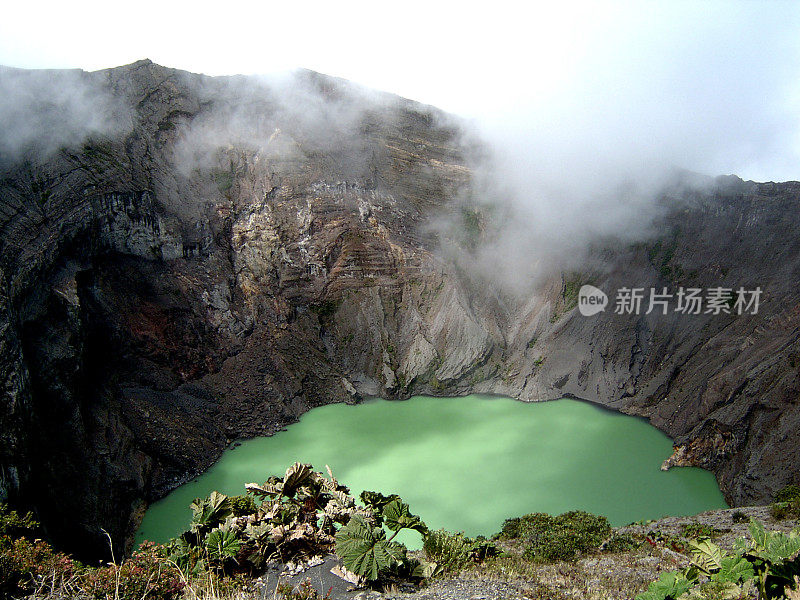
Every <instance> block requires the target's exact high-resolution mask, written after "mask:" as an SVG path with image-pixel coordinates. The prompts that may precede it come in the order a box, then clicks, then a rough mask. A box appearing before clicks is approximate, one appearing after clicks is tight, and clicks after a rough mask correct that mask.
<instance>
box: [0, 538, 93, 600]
mask: <svg viewBox="0 0 800 600" xmlns="http://www.w3.org/2000/svg"><path fill="white" fill-rule="evenodd" d="M76 567H77V565H76V563H75V562H74V561H73V560H72V559H71V558H69V557H68V556H67V555H65V554H62V553H60V552H55V551H54V550H53V549H52V548H51V547H50V544H48V543H47V542H43V541H41V540H37V541H35V542H31V541H29V540H27V539H26V538H18V539H14V540H12V539H11V538H9V537H4V538H2V540H0V597H3V594H5V595H6V596H16V595H22V594H27V593H30V592H32V591H34V590H35V589H39V590H41V591H43V592H50V591H53V590H57V589H60V587H61V586H63V584H64V583H65V582H66V581H68V580H70V579H72V578H73V576H74V575H75V573H76V570H77V569H76Z"/></svg>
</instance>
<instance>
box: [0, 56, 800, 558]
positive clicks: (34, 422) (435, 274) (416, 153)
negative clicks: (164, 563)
mask: <svg viewBox="0 0 800 600" xmlns="http://www.w3.org/2000/svg"><path fill="white" fill-rule="evenodd" d="M85 77H86V78H87V81H90V82H93V85H96V86H98V87H99V88H102V89H103V90H105V91H106V92H107V93H109V94H111V95H112V96H113V97H114V98H116V99H117V100H118V101H119V102H121V103H122V104H124V105H125V106H127V107H129V108H130V111H131V116H130V126H129V127H127V128H123V129H124V131H123V133H117V134H115V135H108V136H105V137H102V136H97V135H96V136H94V137H88V138H86V139H84V140H82V141H81V142H80V144H77V145H76V144H72V145H69V146H66V147H64V148H62V149H61V150H59V151H58V152H55V153H50V154H48V155H37V154H36V153H33V154H29V155H26V156H27V157H26V158H24V159H22V158H15V159H14V160H3V161H2V162H0V167H2V173H3V174H2V190H3V196H2V197H3V206H2V207H0V209H1V212H0V228H1V229H2V246H1V247H0V269H2V274H1V277H2V281H3V284H2V289H1V290H0V293H1V294H2V302H0V376H2V381H3V397H2V402H0V418H1V419H2V427H1V428H0V491H1V492H2V495H3V497H7V498H9V499H11V500H12V501H14V502H16V503H19V504H23V505H26V506H30V507H33V508H35V509H36V510H37V512H38V513H39V517H40V519H41V520H42V521H43V522H44V523H45V525H46V526H47V527H48V531H49V533H50V535H51V536H52V537H53V538H54V539H55V540H56V541H57V542H58V543H59V544H60V545H62V546H63V547H65V548H69V549H71V550H74V551H77V552H78V553H79V554H82V555H83V556H89V557H92V556H96V555H97V554H98V553H100V552H102V551H103V548H104V547H105V543H106V542H105V539H104V536H103V535H102V533H101V528H104V529H106V530H107V531H109V532H110V534H111V535H112V538H113V539H114V540H115V543H117V544H123V543H124V541H125V540H126V539H128V540H129V539H130V537H131V533H132V532H133V530H134V528H135V527H136V525H137V521H136V519H137V516H136V515H139V514H140V513H141V507H142V506H143V505H144V504H145V503H147V502H149V501H152V500H154V499H156V498H158V497H160V496H161V495H163V494H164V493H165V492H166V491H168V490H169V489H171V488H173V487H175V486H176V485H178V484H179V483H180V482H182V481H185V480H186V479H187V478H189V477H192V476H193V475H194V474H196V473H198V472H200V471H202V470H203V469H205V468H207V467H208V466H209V465H210V464H211V463H212V462H213V461H214V460H215V459H216V458H217V457H218V456H219V454H220V453H221V452H222V451H223V449H224V448H225V447H226V446H227V445H228V444H229V443H230V442H231V441H232V440H233V439H235V438H238V437H246V436H254V435H264V434H270V433H272V432H275V431H277V430H279V429H280V428H282V427H284V426H285V425H286V424H288V423H291V422H293V421H294V420H296V419H297V418H298V417H299V416H300V415H301V414H302V413H303V412H305V411H307V410H309V409H310V408H313V407H315V406H319V405H323V404H328V403H332V402H355V401H357V400H358V398H359V396H360V395H368V394H379V395H382V396H385V397H388V398H405V397H408V396H410V395H412V394H417V393H431V394H459V393H467V392H470V391H478V392H492V393H503V394H509V395H512V396H515V397H519V398H520V399H522V400H529V401H532V400H547V399H552V398H557V397H561V396H564V395H570V396H575V397H579V398H584V399H587V400H590V401H593V402H597V403H601V404H604V405H606V406H609V407H611V408H614V409H617V410H622V411H624V412H628V413H631V414H637V415H642V416H645V417H648V418H650V419H651V421H652V422H653V423H654V424H655V425H656V426H658V427H660V428H661V429H663V430H664V431H665V432H667V433H668V434H669V435H670V436H672V437H673V438H674V439H675V440H676V444H677V450H676V457H675V459H674V460H673V463H674V464H699V465H701V466H704V467H706V468H709V469H712V470H713V471H714V472H715V473H716V474H717V476H718V478H719V481H720V484H721V486H722V489H723V491H724V492H725V494H726V497H727V498H728V499H729V500H730V501H732V502H734V503H748V502H751V501H755V500H761V499H764V498H766V497H767V496H768V495H769V494H770V493H771V491H772V490H774V489H775V488H776V487H780V486H781V485H784V484H786V483H788V482H789V481H790V480H794V481H795V482H797V481H798V478H800V475H798V473H797V472H796V469H797V467H796V465H798V464H800V461H798V460H797V458H798V456H797V453H798V452H800V444H798V443H797V442H796V438H795V436H793V435H792V434H791V432H792V431H793V428H794V427H795V426H796V423H797V422H798V419H800V415H798V413H797V402H796V400H797V398H798V389H799V386H798V366H799V365H800V355H798V351H797V348H798V344H797V336H798V331H800V329H799V328H798V322H797V321H798V317H799V315H800V310H799V309H798V306H799V305H798V297H797V291H796V290H795V289H794V282H795V281H797V275H798V269H799V268H800V259H799V257H798V251H800V245H798V244H797V242H796V239H797V235H796V232H795V231H794V225H793V224H792V215H793V214H795V212H796V211H797V209H798V206H799V205H800V185H798V184H754V183H750V182H747V183H745V182H741V181H739V180H719V181H717V182H709V184H708V188H707V189H706V190H704V191H698V190H697V188H681V189H679V188H676V189H675V190H672V192H671V196H670V197H668V198H665V202H667V203H668V205H669V206H670V207H671V208H670V209H669V210H666V211H665V215H666V216H664V217H663V219H662V220H661V221H660V222H659V223H658V225H657V227H656V231H658V232H660V233H659V234H658V235H657V236H656V237H655V238H654V239H653V240H651V241H649V242H647V243H641V244H638V245H633V246H630V245H625V246H622V245H619V246H613V245H609V246H608V247H606V248H605V249H604V251H603V255H602V259H603V260H602V263H603V268H602V270H595V269H592V272H587V273H577V274H576V273H573V274H566V275H564V276H562V275H560V274H555V275H554V276H553V277H551V278H550V279H549V280H546V281H544V282H543V283H542V284H541V285H540V286H539V287H538V288H537V289H536V290H534V292H533V293H532V294H531V295H530V296H529V297H526V298H522V299H520V298H513V297H508V296H506V295H503V294H502V292H500V291H499V290H497V289H496V288H495V287H494V286H491V285H488V284H487V283H486V282H482V281H480V280H477V279H475V278H474V277H473V276H471V275H469V274H467V273H465V272H464V271H463V269H461V268H460V267H459V266H458V265H456V264H453V263H451V262H449V261H447V260H445V259H443V258H442V257H441V255H440V254H439V253H438V252H437V239H436V236H435V235H433V234H432V232H431V230H430V228H429V227H427V224H428V223H429V222H430V221H431V219H434V218H440V217H442V216H443V215H448V214H456V215H457V214H458V201H459V199H460V198H461V197H462V196H463V195H464V194H465V192H466V191H468V190H469V186H470V169H469V165H470V154H469V151H468V149H467V146H466V144H465V143H464V141H463V139H464V138H463V136H462V132H461V131H460V130H459V128H458V125H457V124H454V123H453V122H452V121H451V120H450V119H449V118H447V117H446V116H444V115H442V114H440V113H438V112H437V111H435V110H434V109H431V108H429V107H423V106H420V105H417V104H414V103H411V102H408V101H405V100H401V99H398V98H394V97H389V96H383V95H375V94H370V93H367V92H364V91H362V90H359V89H358V88H355V87H354V86H351V85H350V84H348V83H347V82H343V81H338V80H334V79H331V78H326V77H323V76H319V75H316V74H312V73H299V74H297V75H295V76H294V79H293V81H292V83H291V85H290V86H289V87H288V88H287V87H285V86H282V85H281V84H279V83H274V82H273V83H265V82H261V81H255V82H254V81H251V80H247V79H242V78H207V77H203V76H199V75H192V74H189V73H184V72H180V71H175V70H172V69H166V68H163V67H160V66H158V65H155V64H153V63H151V62H149V61H141V62H139V63H135V64H133V65H129V66H126V67H120V68H118V69H112V70H108V71H102V72H97V73H91V74H85ZM297 89H301V90H303V93H302V94H301V95H298V94H297V92H296V90H297ZM287 90H295V91H287ZM287 94H288V99H287V98H286V97H285V96H287ZM298 107H301V108H302V110H300V109H298ZM220 132H224V133H226V134H230V135H231V136H233V137H232V138H230V139H229V138H224V139H223V138H222V137H220ZM464 251H465V252H469V247H468V246H465V248H464ZM576 282H577V283H580V282H591V283H593V284H594V285H596V286H598V287H600V288H601V289H605V290H606V291H607V292H609V293H611V294H613V290H616V289H618V288H619V287H622V286H629V287H630V286H636V287H643V288H650V287H654V288H659V289H660V288H661V287H663V286H668V287H677V286H680V285H684V286H690V285H691V286H692V287H711V286H718V285H725V286H728V287H733V286H737V287H738V286H739V285H741V286H744V287H747V288H753V287H755V286H761V288H762V289H763V290H764V298H763V301H762V308H761V310H760V311H759V313H758V314H757V315H743V316H736V315H726V314H723V315H717V316H712V315H697V316H693V317H690V316H682V315H680V316H679V315H674V314H669V315H659V314H657V313H651V314H649V315H640V316H634V315H615V314H613V312H612V311H610V310H608V311H606V312H605V313H601V314H600V315H596V316H594V317H582V316H580V315H579V314H578V312H577V311H576V310H575V297H574V293H573V291H574V288H575V284H576Z"/></svg>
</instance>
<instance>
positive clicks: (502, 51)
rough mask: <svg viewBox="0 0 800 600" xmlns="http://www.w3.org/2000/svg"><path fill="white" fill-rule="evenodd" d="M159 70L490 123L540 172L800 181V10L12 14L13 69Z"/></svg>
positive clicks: (682, 7) (179, 5)
mask: <svg viewBox="0 0 800 600" xmlns="http://www.w3.org/2000/svg"><path fill="white" fill-rule="evenodd" d="M557 4H558V6H556V5H557ZM145 57H147V58H150V59H152V60H154V61H155V62H158V63H160V64H163V65H166V66H171V67H177V68H181V69H186V70H190V71H195V72H203V73H208V74H233V73H270V72H274V71H281V70H286V69H290V68H294V67H306V68H310V69H314V70H317V71H320V72H324V73H328V74H331V75H337V76H341V77H345V78H348V79H351V80H354V81H356V82H359V83H362V84H365V85H367V86H370V87H374V88H378V89H382V90H386V91H390V92H394V93H398V94H401V95H403V96H406V97H409V98H412V99H415V100H419V101H422V102H426V103H430V104H434V105H437V106H439V107H441V108H444V109H446V110H449V111H451V112H455V113H458V114H461V115H464V116H469V117H474V118H475V119H476V122H477V123H478V125H479V126H480V127H482V128H484V129H485V130H486V131H487V132H488V133H487V135H489V136H490V137H494V138H495V139H496V140H500V141H502V142H503V143H506V144H507V145H509V146H517V150H518V151H520V148H521V152H522V154H525V153H526V152H534V151H535V152H537V153H538V155H539V156H540V157H541V156H547V157H549V158H548V159H547V160H539V162H538V163H537V168H538V169H546V168H547V164H549V163H550V164H553V165H556V164H558V166H559V168H560V169H561V170H562V172H563V170H564V169H566V170H567V171H569V170H570V169H579V168H582V169H586V168H587V161H588V162H590V163H592V167H591V168H593V169H609V168H610V169H614V168H618V169H625V168H629V167H630V168H632V169H634V170H635V169H636V168H639V167H641V164H636V165H633V166H631V165H632V163H642V164H644V163H645V162H647V161H658V162H663V163H670V164H675V166H679V167H684V168H690V169H694V170H697V171H701V172H706V173H709V174H719V173H737V174H739V175H741V176H743V177H745V178H752V179H757V180H786V179H800V109H799V107H800V3H791V2H777V1H774V2H767V1H762V2H733V1H727V2H703V1H700V0H698V1H696V2H687V3H683V2H678V1H676V0H669V1H666V0H665V1H664V2H638V3H611V2H606V3H596V2H587V3H570V4H566V5H564V3H556V2H547V3H543V4H542V5H541V6H539V7H537V5H531V6H527V7H526V6H525V5H524V3H521V2H513V3H512V2H505V1H491V2H481V3H478V4H475V3H469V2H467V1H465V0H461V1H460V2H452V3H448V2H439V3H437V2H434V1H433V0H428V1H418V0H403V1H401V2H391V3H384V2H378V1H375V0H370V1H364V2H352V1H343V0H339V1H330V0H329V1H326V2H314V1H308V0H306V1H304V2H292V1H290V0H285V1H282V2H279V3H271V2H254V3H245V2H241V1H237V0H229V1H227V2H217V3H204V2H198V1H195V2H191V3H188V2H187V3H183V2H165V1H163V0H162V1H160V2H155V1H152V0H143V1H138V2H135V3H112V2H108V1H107V0H105V1H104V2H80V1H79V2H57V3H56V2H53V3H46V2H13V3H7V4H6V6H4V9H3V17H2V20H0V63H2V64H6V65H11V66H19V67H32V68H42V67H61V68H63V67H80V68H83V69H87V70H95V69H100V68H105V67H110V66H117V65H120V64H126V63H130V62H133V61H134V60H137V59H140V58H145ZM530 139H534V140H535V141H534V143H533V144H532V145H531V146H530V150H528V149H527V146H526V144H528V143H529V142H528V140H530ZM598 156H600V157H602V160H601V161H600V162H599V163H597V164H595V163H594V159H595V157H598ZM576 157H577V158H576ZM565 162H566V167H565V166H564V165H565Z"/></svg>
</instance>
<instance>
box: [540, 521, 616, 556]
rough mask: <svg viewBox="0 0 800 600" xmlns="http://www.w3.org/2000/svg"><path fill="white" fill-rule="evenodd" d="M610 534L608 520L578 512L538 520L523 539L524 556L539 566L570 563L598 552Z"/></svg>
mask: <svg viewBox="0 0 800 600" xmlns="http://www.w3.org/2000/svg"><path fill="white" fill-rule="evenodd" d="M610 534H611V525H609V523H608V519H606V518H605V517H601V516H598V515H593V514H590V513H587V512H583V511H580V510H573V511H570V512H567V513H564V514H561V515H558V516H557V517H549V518H547V519H545V518H543V517H541V516H538V517H537V519H536V524H535V525H532V528H531V531H530V533H528V534H527V536H526V537H527V538H528V540H529V544H528V547H527V548H526V549H525V556H526V557H527V558H529V559H532V560H535V561H542V562H552V561H559V560H573V559H575V558H577V557H579V556H580V555H582V554H586V553H588V552H591V551H593V550H597V549H598V548H599V546H600V544H602V543H603V541H604V540H605V539H606V538H607V537H608V536H609V535H610Z"/></svg>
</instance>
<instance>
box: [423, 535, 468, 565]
mask: <svg viewBox="0 0 800 600" xmlns="http://www.w3.org/2000/svg"><path fill="white" fill-rule="evenodd" d="M474 545H475V542H474V541H473V540H471V539H469V538H468V537H466V536H464V534H463V533H450V532H449V531H445V530H444V529H439V530H438V531H431V532H429V533H428V535H426V536H425V540H424V542H423V545H422V549H423V550H424V551H425V558H427V559H428V560H429V561H432V562H435V563H436V566H437V569H436V570H437V572H439V573H455V572H458V571H460V570H461V569H463V568H464V567H465V566H466V565H467V563H469V562H470V559H471V558H472V549H473V547H474Z"/></svg>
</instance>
